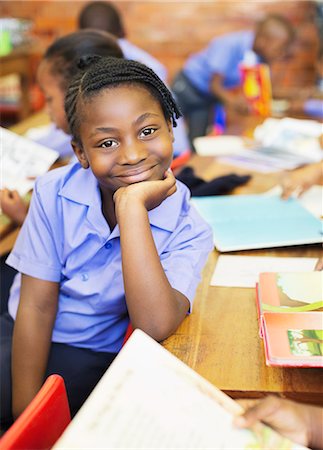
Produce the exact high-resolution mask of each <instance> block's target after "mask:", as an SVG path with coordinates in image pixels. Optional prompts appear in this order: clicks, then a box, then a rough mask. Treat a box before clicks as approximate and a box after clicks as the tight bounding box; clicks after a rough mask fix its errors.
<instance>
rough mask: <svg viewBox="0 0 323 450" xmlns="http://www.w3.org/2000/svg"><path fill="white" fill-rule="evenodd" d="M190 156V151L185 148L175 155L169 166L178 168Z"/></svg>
mask: <svg viewBox="0 0 323 450" xmlns="http://www.w3.org/2000/svg"><path fill="white" fill-rule="evenodd" d="M191 156H192V153H191V151H190V150H186V151H185V152H183V153H181V154H180V155H178V156H176V158H174V159H173V161H172V163H171V165H170V168H171V169H172V170H174V169H178V168H179V167H181V166H183V165H184V164H186V163H187V161H188V160H189V159H190V157H191Z"/></svg>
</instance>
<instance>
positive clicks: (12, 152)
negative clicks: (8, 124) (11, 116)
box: [0, 127, 59, 196]
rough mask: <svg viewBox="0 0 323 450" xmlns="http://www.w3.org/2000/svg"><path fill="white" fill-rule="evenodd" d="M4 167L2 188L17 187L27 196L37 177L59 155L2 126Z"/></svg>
mask: <svg viewBox="0 0 323 450" xmlns="http://www.w3.org/2000/svg"><path fill="white" fill-rule="evenodd" d="M0 137H1V150H2V151H1V156H0V164H1V167H2V168H3V170H2V176H1V189H3V188H8V189H11V190H14V189H16V190H17V191H18V192H19V194H20V195H21V196H25V195H26V194H27V192H28V191H30V190H31V189H32V188H33V186H34V183H35V178H36V177H38V176H39V175H43V174H44V173H46V172H47V170H48V169H49V168H50V166H51V165H52V164H53V163H54V162H55V161H56V159H57V158H58V157H59V153H58V152H56V151H55V150H52V149H50V148H47V147H45V146H43V145H40V144H37V143H36V142H34V141H32V140H30V139H27V138H25V137H23V136H20V135H19V134H16V133H13V132H12V131H9V130H7V129H6V128H1V127H0Z"/></svg>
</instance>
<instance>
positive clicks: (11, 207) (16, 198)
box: [0, 189, 28, 225]
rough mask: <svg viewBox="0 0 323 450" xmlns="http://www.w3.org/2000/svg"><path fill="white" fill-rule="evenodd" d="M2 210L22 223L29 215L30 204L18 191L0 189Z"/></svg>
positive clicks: (16, 221) (18, 223)
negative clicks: (27, 203) (28, 204)
mask: <svg viewBox="0 0 323 450" xmlns="http://www.w3.org/2000/svg"><path fill="white" fill-rule="evenodd" d="M0 205H1V209H2V212H3V213H4V214H5V215H6V216H8V217H9V218H10V219H11V220H12V221H13V222H14V223H16V224H17V225H22V224H23V222H24V220H25V217H26V215H27V211H28V206H27V205H26V203H25V202H24V201H23V199H22V198H21V197H20V195H19V194H18V192H17V191H10V190H9V189H2V190H1V191H0Z"/></svg>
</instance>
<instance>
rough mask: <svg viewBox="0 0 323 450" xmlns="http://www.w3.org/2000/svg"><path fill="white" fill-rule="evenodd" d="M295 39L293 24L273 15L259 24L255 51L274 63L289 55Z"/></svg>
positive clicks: (268, 61) (254, 46) (254, 45)
mask: <svg viewBox="0 0 323 450" xmlns="http://www.w3.org/2000/svg"><path fill="white" fill-rule="evenodd" d="M294 37H295V33H294V29H293V26H292V24H291V23H290V22H289V21H288V20H287V19H285V17H283V16H280V15H278V14H271V15H269V16H267V17H265V18H264V19H263V20H262V21H260V22H259V23H258V24H257V27H256V32H255V40H254V44H253V50H254V51H255V52H256V53H257V54H258V55H259V56H261V57H262V58H264V60H265V61H266V62H267V63H272V62H274V61H275V60H277V59H280V58H282V57H285V56H286V55H287V53H288V49H289V46H290V45H291V43H292V42H293V40H294Z"/></svg>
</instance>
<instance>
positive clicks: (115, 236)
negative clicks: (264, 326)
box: [7, 163, 213, 352]
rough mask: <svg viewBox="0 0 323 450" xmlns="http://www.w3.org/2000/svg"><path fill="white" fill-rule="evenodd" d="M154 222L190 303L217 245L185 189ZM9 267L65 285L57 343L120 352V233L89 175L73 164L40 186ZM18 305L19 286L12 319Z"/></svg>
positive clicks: (173, 278) (159, 244)
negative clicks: (108, 218) (112, 225)
mask: <svg viewBox="0 0 323 450" xmlns="http://www.w3.org/2000/svg"><path fill="white" fill-rule="evenodd" d="M149 221H150V224H151V230H152V233H153V237H154V241H155V245H156V248H157V251H158V254H159V256H160V260H161V263H162V266H163V268H164V270H165V273H166V276H167V278H168V280H169V282H170V284H171V286H172V287H173V288H175V289H177V290H178V291H180V292H181V293H182V294H184V295H185V296H186V297H187V298H188V299H189V301H190V302H192V301H193V299H194V295H195V290H196V287H197V285H198V283H199V281H200V274H201V271H202V269H203V266H204V265H205V262H206V259H207V256H208V254H209V252H210V251H211V249H212V248H213V240H212V233H211V230H210V228H209V226H208V225H207V224H206V223H205V222H204V220H203V219H202V218H201V217H200V216H199V215H198V213H197V212H196V210H195V209H194V208H193V207H192V206H191V205H190V203H189V191H188V189H187V188H186V186H184V185H183V184H182V183H180V182H177V192H176V193H175V194H173V195H172V196H171V197H169V198H167V199H166V200H165V201H164V202H163V203H162V204H161V205H160V206H158V207H157V208H155V209H153V210H151V211H149ZM7 262H8V264H9V265H11V266H12V267H15V268H16V269H17V270H18V271H19V272H21V273H24V274H27V275H30V276H32V277H35V278H40V279H42V280H48V281H54V282H60V293H59V302H58V313H57V318H56V322H55V325H54V330H53V336H52V340H53V342H63V343H66V344H70V345H74V346H79V347H85V348H90V349H92V350H96V351H106V352H117V351H119V350H120V348H121V344H122V340H123V337H124V334H125V331H126V328H127V324H128V320H129V319H128V316H127V307H126V301H125V293H124V286H123V279H122V267H121V251H120V234H119V227H118V226H116V227H115V228H114V229H113V230H110V229H109V226H108V224H107V222H106V220H105V218H104V216H103V214H102V211H101V196H100V190H99V187H98V183H97V180H96V178H95V177H94V175H93V174H92V172H91V170H90V169H88V170H84V169H83V168H81V166H80V164H79V163H76V164H73V165H71V164H70V165H68V166H66V167H63V168H60V169H56V170H52V171H51V172H48V173H47V174H46V175H44V176H43V177H41V178H39V179H38V180H37V181H36V184H35V189H34V192H33V195H32V201H31V205H30V209H29V212H28V216H27V218H26V220H25V222H24V225H23V227H22V229H21V232H20V234H19V236H18V239H17V241H16V244H15V246H14V249H13V251H12V253H11V254H10V255H9V257H8V259H7ZM134 270H144V268H135V267H134ZM16 284H17V283H16ZM18 284H19V283H18ZM18 298H19V286H18V289H12V290H11V294H10V299H9V312H10V314H11V315H12V316H13V317H14V318H15V315H16V311H17V307H18ZM162 301H163V299H162V298H161V299H160V302H162Z"/></svg>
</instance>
